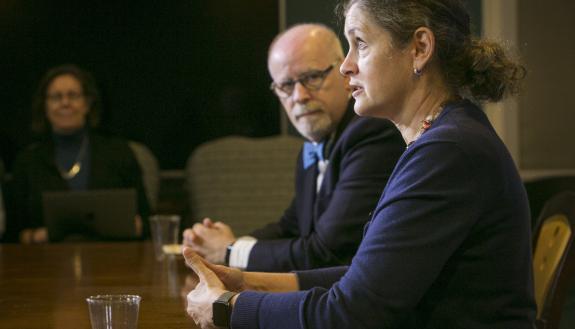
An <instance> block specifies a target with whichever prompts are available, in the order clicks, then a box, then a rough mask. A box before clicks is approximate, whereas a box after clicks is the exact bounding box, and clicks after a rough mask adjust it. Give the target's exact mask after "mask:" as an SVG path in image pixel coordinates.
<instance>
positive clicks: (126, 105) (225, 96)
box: [0, 0, 279, 169]
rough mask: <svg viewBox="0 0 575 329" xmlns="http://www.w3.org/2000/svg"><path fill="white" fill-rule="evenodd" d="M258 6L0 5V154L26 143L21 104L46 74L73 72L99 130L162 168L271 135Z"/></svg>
mask: <svg viewBox="0 0 575 329" xmlns="http://www.w3.org/2000/svg"><path fill="white" fill-rule="evenodd" d="M277 32H278V5H277V2H276V1H269V0H247V1H241V2H238V1H235V0H219V1H193V0H170V1H154V0H138V1H135V0H126V1H115V0H100V1H89V0H28V1H18V0H2V1H0V45H1V46H0V47H1V49H2V51H0V77H1V79H0V99H2V103H1V105H0V151H1V153H0V155H1V156H2V158H4V160H5V161H6V162H7V163H8V165H10V164H11V162H12V161H13V158H14V155H15V154H16V152H17V151H18V150H19V149H21V148H22V147H24V146H25V145H26V144H27V143H29V142H30V141H31V140H32V136H31V135H30V133H29V129H28V127H29V122H30V101H31V96H32V94H33V92H34V89H35V88H36V83H37V82H38V80H39V79H40V77H41V76H42V75H43V73H44V72H45V71H46V70H47V69H48V68H50V67H52V66H55V65H60V64H63V63H76V64H78V65H80V66H82V67H84V68H85V69H87V70H89V71H91V72H92V73H93V74H94V76H95V78H96V80H97V81H98V84H99V86H100V89H101V91H102V94H103V98H104V113H103V124H102V127H103V128H104V129H105V130H106V131H108V132H111V133H113V134H117V135H120V136H123V137H126V138H129V139H133V140H138V141H141V142H143V143H145V144H147V145H148V146H149V147H150V148H151V149H152V151H153V152H154V153H155V154H156V156H157V157H158V159H159V161H160V164H161V167H162V168H163V169H174V168H183V166H184V164H185V161H186V158H187V157H188V155H189V154H190V152H191V151H192V150H193V149H194V147H196V146H197V145H198V144H200V143H202V142H204V141H207V140H210V139H213V138H216V137H220V136H223V135H229V134H244V135H249V136H265V135H272V134H276V133H278V132H279V111H278V103H277V101H276V99H275V98H274V96H273V94H272V93H271V92H269V91H268V85H269V81H270V78H269V77H268V74H267V70H266V55H267V54H266V51H267V46H268V44H269V42H270V41H271V40H272V38H273V36H274V35H275V34H276V33H277Z"/></svg>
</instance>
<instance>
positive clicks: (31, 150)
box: [14, 141, 52, 165]
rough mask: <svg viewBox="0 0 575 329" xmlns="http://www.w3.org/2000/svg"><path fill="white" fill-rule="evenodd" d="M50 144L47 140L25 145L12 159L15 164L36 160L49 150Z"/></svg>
mask: <svg viewBox="0 0 575 329" xmlns="http://www.w3.org/2000/svg"><path fill="white" fill-rule="evenodd" d="M51 147H52V146H51V144H50V143H49V142H48V141H38V142H34V143H32V144H29V145H28V146H26V147H25V148H24V149H23V150H21V151H20V152H18V154H17V155H16V159H15V161H14V164H15V165H18V164H22V163H28V162H32V161H37V159H39V158H42V157H44V156H45V155H46V153H47V152H49V151H50V150H51Z"/></svg>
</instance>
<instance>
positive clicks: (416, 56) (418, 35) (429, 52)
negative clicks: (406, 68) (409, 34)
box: [412, 27, 435, 74]
mask: <svg viewBox="0 0 575 329" xmlns="http://www.w3.org/2000/svg"><path fill="white" fill-rule="evenodd" d="M412 42H413V49H412V54H413V69H414V73H416V74H418V73H417V71H419V74H421V72H422V71H424V69H425V67H426V66H427V65H428V64H429V62H430V61H431V58H433V54H434V53H435V35H434V34H433V32H432V31H431V30H430V29H429V28H427V27H420V28H418V29H417V30H415V32H413V41H412Z"/></svg>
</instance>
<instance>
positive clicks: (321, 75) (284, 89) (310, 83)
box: [270, 63, 335, 98]
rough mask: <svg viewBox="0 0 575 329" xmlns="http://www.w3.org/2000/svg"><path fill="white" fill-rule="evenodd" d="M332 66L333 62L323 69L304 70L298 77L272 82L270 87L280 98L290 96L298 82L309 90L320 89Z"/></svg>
mask: <svg viewBox="0 0 575 329" xmlns="http://www.w3.org/2000/svg"><path fill="white" fill-rule="evenodd" d="M334 66H335V63H334V64H331V65H330V66H328V68H327V69H325V70H314V71H309V72H305V73H303V74H301V75H300V77H299V78H298V79H295V80H287V81H284V82H282V83H275V82H272V84H271V85H270V89H271V90H273V91H274V92H275V93H276V95H278V97H280V98H288V97H290V96H291V95H292V94H293V91H294V89H295V85H296V83H298V82H299V83H301V84H302V86H304V87H305V89H307V90H310V91H316V90H319V89H321V86H322V85H323V82H324V81H325V78H326V77H327V75H328V74H329V73H330V72H331V70H333V68H334Z"/></svg>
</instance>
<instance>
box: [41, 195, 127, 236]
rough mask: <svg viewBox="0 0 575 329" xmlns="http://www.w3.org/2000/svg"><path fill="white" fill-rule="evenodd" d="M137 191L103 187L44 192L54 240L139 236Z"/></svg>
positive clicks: (44, 205) (43, 202) (50, 234)
mask: <svg viewBox="0 0 575 329" xmlns="http://www.w3.org/2000/svg"><path fill="white" fill-rule="evenodd" d="M136 203H137V199H136V191H135V190H134V189H103V190H88V191H50V192H44V193H43V194H42V205H43V212H44V222H45V224H46V228H47V229H48V236H49V238H50V241H63V240H128V239H134V238H136V237H137V234H136V227H135V224H134V218H135V216H136V211H137V210H136Z"/></svg>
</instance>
